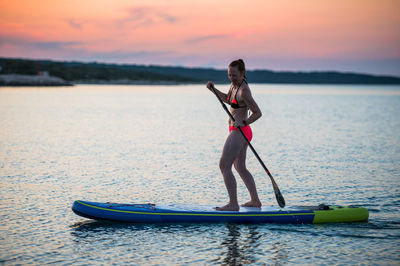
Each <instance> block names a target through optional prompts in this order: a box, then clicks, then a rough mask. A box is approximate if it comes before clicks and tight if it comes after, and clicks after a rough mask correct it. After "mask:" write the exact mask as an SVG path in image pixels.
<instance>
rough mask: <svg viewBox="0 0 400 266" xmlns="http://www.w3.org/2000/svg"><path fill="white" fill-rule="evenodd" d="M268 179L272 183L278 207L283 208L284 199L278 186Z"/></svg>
mask: <svg viewBox="0 0 400 266" xmlns="http://www.w3.org/2000/svg"><path fill="white" fill-rule="evenodd" d="M270 178H271V182H272V187H273V188H274V192H275V197H276V201H277V202H278V205H279V207H281V208H284V207H285V205H286V203H285V199H284V198H283V196H282V193H281V191H280V190H279V188H278V185H277V184H276V183H275V180H274V179H273V178H272V176H270Z"/></svg>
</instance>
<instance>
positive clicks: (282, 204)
mask: <svg viewBox="0 0 400 266" xmlns="http://www.w3.org/2000/svg"><path fill="white" fill-rule="evenodd" d="M211 89H212V91H213V93H214V94H215V96H217V98H218V100H219V102H220V103H221V104H222V107H223V108H224V110H225V111H226V113H227V114H228V115H229V117H230V118H231V119H232V121H233V122H235V118H234V117H233V116H232V114H231V112H229V110H228V108H227V107H226V105H225V104H224V102H223V101H222V100H221V98H220V97H219V95H218V93H217V92H216V91H215V88H214V86H211ZM238 129H239V131H240V133H241V134H242V136H243V137H244V139H245V140H246V141H247V144H249V147H250V149H251V150H252V151H253V153H254V155H255V156H256V158H257V159H258V161H259V162H260V164H261V166H262V167H263V168H264V170H265V172H266V173H267V174H268V176H269V178H270V179H271V183H272V187H273V188H274V192H275V197H276V201H277V202H278V204H279V206H280V207H281V208H284V207H285V199H284V198H283V196H282V194H281V191H280V190H279V188H278V185H277V184H276V183H275V180H274V178H273V177H272V175H271V173H270V172H269V171H268V168H267V167H266V166H265V164H264V162H263V161H262V160H261V158H260V156H258V154H257V152H256V150H255V149H254V148H253V145H251V144H250V141H249V140H248V139H247V138H246V136H245V135H244V133H243V131H242V129H241V128H240V127H239V128H238Z"/></svg>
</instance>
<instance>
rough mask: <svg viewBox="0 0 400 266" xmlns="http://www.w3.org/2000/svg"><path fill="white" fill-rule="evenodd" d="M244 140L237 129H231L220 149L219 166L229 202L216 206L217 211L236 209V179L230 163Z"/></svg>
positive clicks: (237, 207)
mask: <svg viewBox="0 0 400 266" xmlns="http://www.w3.org/2000/svg"><path fill="white" fill-rule="evenodd" d="M245 143H246V141H245V140H244V139H243V137H242V136H241V134H240V132H239V131H236V130H233V131H232V132H231V133H230V134H229V136H228V138H227V139H226V141H225V145H224V149H223V151H222V155H221V159H220V162H219V168H220V169H221V173H222V175H223V177H224V182H225V186H226V189H227V190H228V194H229V203H228V204H227V205H225V206H223V207H217V210H218V211H238V210H239V203H238V199H237V187H236V179H235V176H234V175H233V173H232V165H233V162H234V161H235V159H236V157H237V156H238V154H239V153H240V151H241V150H242V148H243V147H244V145H245Z"/></svg>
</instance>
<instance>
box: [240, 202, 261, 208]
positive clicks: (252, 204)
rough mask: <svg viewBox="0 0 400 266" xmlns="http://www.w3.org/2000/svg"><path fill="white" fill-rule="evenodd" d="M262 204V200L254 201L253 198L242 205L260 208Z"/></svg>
mask: <svg viewBox="0 0 400 266" xmlns="http://www.w3.org/2000/svg"><path fill="white" fill-rule="evenodd" d="M261 205H262V204H261V202H260V201H253V200H251V201H249V202H246V203H245V204H242V205H240V206H242V207H255V208H260V207H261Z"/></svg>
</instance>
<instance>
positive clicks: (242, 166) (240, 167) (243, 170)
mask: <svg viewBox="0 0 400 266" xmlns="http://www.w3.org/2000/svg"><path fill="white" fill-rule="evenodd" d="M234 166H235V170H236V172H238V174H239V175H240V176H243V175H246V173H247V168H246V165H245V164H243V163H234Z"/></svg>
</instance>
